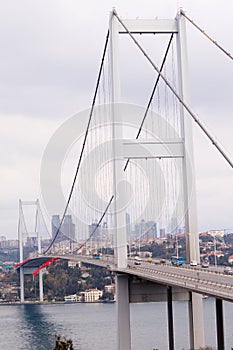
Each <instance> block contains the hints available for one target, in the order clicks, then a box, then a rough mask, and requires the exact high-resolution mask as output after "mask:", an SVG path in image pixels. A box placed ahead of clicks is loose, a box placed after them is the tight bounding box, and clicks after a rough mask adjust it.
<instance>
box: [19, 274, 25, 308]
mask: <svg viewBox="0 0 233 350" xmlns="http://www.w3.org/2000/svg"><path fill="white" fill-rule="evenodd" d="M19 279H20V301H21V303H23V302H24V271H23V267H20V268H19Z"/></svg>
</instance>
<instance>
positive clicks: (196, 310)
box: [189, 292, 205, 350]
mask: <svg viewBox="0 0 233 350" xmlns="http://www.w3.org/2000/svg"><path fill="white" fill-rule="evenodd" d="M203 319H204V317H203V302H202V295H201V294H198V293H193V292H190V301H189V332H190V350H196V349H199V348H204V346H205V341H204V321H203Z"/></svg>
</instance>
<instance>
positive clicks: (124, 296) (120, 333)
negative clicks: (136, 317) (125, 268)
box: [116, 274, 131, 350]
mask: <svg viewBox="0 0 233 350" xmlns="http://www.w3.org/2000/svg"><path fill="white" fill-rule="evenodd" d="M116 297H117V300H116V302H117V303H116V306H117V349H118V350H130V349H131V332H130V310H129V285H128V276H127V275H122V274H117V276H116Z"/></svg>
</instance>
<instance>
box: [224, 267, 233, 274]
mask: <svg viewBox="0 0 233 350" xmlns="http://www.w3.org/2000/svg"><path fill="white" fill-rule="evenodd" d="M223 272H224V274H225V275H233V270H232V269H231V267H230V266H226V267H225V269H224V271H223Z"/></svg>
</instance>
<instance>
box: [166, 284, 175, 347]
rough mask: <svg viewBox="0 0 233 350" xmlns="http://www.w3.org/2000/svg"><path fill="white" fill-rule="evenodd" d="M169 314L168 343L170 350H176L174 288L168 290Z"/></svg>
mask: <svg viewBox="0 0 233 350" xmlns="http://www.w3.org/2000/svg"><path fill="white" fill-rule="evenodd" d="M167 313H168V338H169V339H168V341H169V350H174V329H173V308H172V287H168V288H167Z"/></svg>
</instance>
